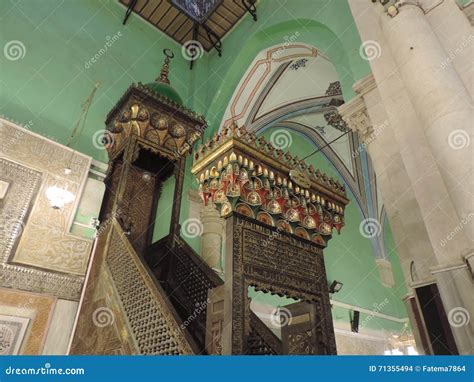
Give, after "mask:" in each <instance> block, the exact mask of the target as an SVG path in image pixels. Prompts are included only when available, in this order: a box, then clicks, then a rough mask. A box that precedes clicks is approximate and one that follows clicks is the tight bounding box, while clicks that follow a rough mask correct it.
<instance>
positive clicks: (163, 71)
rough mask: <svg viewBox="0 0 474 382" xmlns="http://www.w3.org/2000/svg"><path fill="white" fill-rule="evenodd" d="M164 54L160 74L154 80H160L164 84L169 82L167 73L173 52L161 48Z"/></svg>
mask: <svg viewBox="0 0 474 382" xmlns="http://www.w3.org/2000/svg"><path fill="white" fill-rule="evenodd" d="M163 53H164V55H165V56H166V58H165V61H164V63H163V66H162V67H161V72H160V76H159V77H158V78H157V79H156V80H155V81H157V82H162V83H164V84H168V85H169V84H170V80H169V79H168V73H169V71H170V65H169V64H170V59H172V58H173V57H174V53H173V52H172V51H171V50H169V49H164V50H163Z"/></svg>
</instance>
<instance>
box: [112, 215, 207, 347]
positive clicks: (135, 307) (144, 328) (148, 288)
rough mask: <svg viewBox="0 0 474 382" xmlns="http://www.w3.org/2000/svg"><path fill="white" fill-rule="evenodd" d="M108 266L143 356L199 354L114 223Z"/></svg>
mask: <svg viewBox="0 0 474 382" xmlns="http://www.w3.org/2000/svg"><path fill="white" fill-rule="evenodd" d="M109 234H110V241H109V243H110V244H109V246H108V248H107V252H106V255H105V264H106V265H107V268H108V270H109V272H110V275H111V277H112V280H113V284H114V287H115V290H116V291H117V294H118V298H119V300H120V303H121V307H122V313H123V314H124V316H125V317H126V319H127V320H126V321H127V323H128V325H127V327H128V329H129V331H130V335H131V336H132V338H133V339H134V342H135V344H136V347H137V348H138V351H139V353H140V354H147V355H166V354H173V355H177V354H196V353H198V348H197V347H196V345H195V344H194V341H193V339H192V338H191V337H190V336H189V335H188V334H187V333H186V331H185V330H184V329H183V327H182V321H181V320H180V317H179V315H178V314H177V312H176V310H175V309H174V307H173V305H172V304H171V303H170V301H169V299H168V298H167V296H166V293H165V291H164V290H163V288H162V287H161V285H160V284H159V283H158V282H157V281H156V279H155V277H154V276H153V274H152V273H151V272H150V269H149V267H148V266H147V264H146V263H145V261H144V260H143V258H142V257H141V256H140V255H139V254H137V253H136V252H135V250H134V248H133V247H132V245H131V243H130V241H129V240H128V238H127V236H126V235H125V233H124V231H123V229H122V227H121V226H120V223H119V222H117V221H116V220H114V221H113V222H112V228H111V230H110V233H109Z"/></svg>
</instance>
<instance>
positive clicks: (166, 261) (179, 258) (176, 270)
mask: <svg viewBox="0 0 474 382" xmlns="http://www.w3.org/2000/svg"><path fill="white" fill-rule="evenodd" d="M169 239H170V238H169V237H167V238H164V239H162V240H160V241H159V242H157V243H155V244H153V245H152V246H151V247H150V249H149V251H148V253H147V256H146V259H147V262H148V264H149V265H150V267H151V268H152V269H153V273H154V274H155V276H156V278H157V279H158V280H160V281H161V282H162V286H163V288H164V289H165V291H166V292H167V295H168V298H169V299H170V301H172V302H173V304H174V306H175V308H176V311H177V312H178V313H179V314H180V317H181V320H183V322H184V324H185V327H186V329H187V331H188V332H189V333H192V334H193V336H194V339H195V340H196V343H197V344H198V346H199V348H200V351H201V352H202V353H203V354H205V353H206V350H205V339H206V306H207V304H208V300H207V299H208V291H209V289H213V288H215V287H218V286H220V285H223V284H224V282H223V280H222V279H221V278H220V277H219V276H218V275H217V274H216V273H215V272H214V271H213V270H212V269H211V268H210V267H209V266H208V265H207V264H206V263H205V262H204V261H203V260H202V259H201V257H200V256H199V255H198V254H197V253H196V252H195V251H194V250H193V249H192V248H191V247H190V246H189V245H188V244H187V243H186V242H185V241H184V240H183V238H181V237H176V238H175V246H174V248H171V247H170V244H169V243H170V242H171V240H169ZM248 352H249V354H282V346H281V341H280V340H279V338H278V337H277V336H275V334H274V333H273V332H272V331H271V330H270V329H269V328H268V327H267V326H266V325H265V324H264V323H263V322H262V321H261V320H260V319H259V318H258V316H256V315H255V314H254V313H253V312H251V313H250V335H249V339H248Z"/></svg>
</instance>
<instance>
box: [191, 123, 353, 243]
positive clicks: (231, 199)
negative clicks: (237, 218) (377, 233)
mask: <svg viewBox="0 0 474 382" xmlns="http://www.w3.org/2000/svg"><path fill="white" fill-rule="evenodd" d="M192 173H193V174H194V175H195V176H196V177H197V179H198V181H199V192H200V195H201V197H202V199H203V201H204V203H205V204H206V205H207V204H208V203H209V202H212V203H214V204H215V206H216V207H217V209H218V210H219V211H220V215H221V216H222V217H227V216H229V215H230V214H231V213H232V212H234V211H235V212H237V213H239V214H242V215H245V216H248V217H250V218H253V219H256V220H258V221H260V222H263V223H265V224H268V225H270V226H273V227H277V228H278V230H279V231H284V232H288V233H292V234H295V235H297V236H299V237H302V238H304V239H307V240H311V241H314V242H316V243H318V244H320V245H322V246H326V245H327V241H328V240H329V239H330V237H331V235H332V232H333V229H334V228H335V229H336V231H337V232H338V233H340V230H341V228H342V227H343V226H344V208H345V206H346V205H347V204H348V202H349V200H348V199H347V197H346V191H345V187H344V185H342V184H341V183H340V182H338V181H337V180H334V179H332V178H330V177H328V176H327V175H326V174H323V173H321V172H320V171H319V170H315V169H314V167H313V166H308V165H307V164H306V163H305V162H304V161H302V160H299V159H298V158H297V157H293V156H292V155H291V154H290V153H288V152H287V153H284V152H283V151H282V150H279V149H276V148H275V147H273V145H272V144H271V143H269V142H267V141H266V140H265V139H264V138H263V137H259V138H257V137H256V135H255V134H254V133H250V132H248V131H246V129H245V127H240V128H239V127H237V126H236V125H235V124H234V125H232V126H230V127H227V128H225V129H224V130H223V131H222V133H220V134H216V135H214V137H213V138H212V139H211V140H209V141H208V142H207V143H206V144H205V145H201V146H200V147H199V148H198V149H197V150H196V152H195V155H194V165H193V168H192Z"/></svg>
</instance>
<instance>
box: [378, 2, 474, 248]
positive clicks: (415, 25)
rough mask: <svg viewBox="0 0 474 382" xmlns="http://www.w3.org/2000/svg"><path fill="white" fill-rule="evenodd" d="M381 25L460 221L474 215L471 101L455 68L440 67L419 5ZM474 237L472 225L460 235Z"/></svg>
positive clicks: (439, 50) (439, 52)
mask: <svg viewBox="0 0 474 382" xmlns="http://www.w3.org/2000/svg"><path fill="white" fill-rule="evenodd" d="M380 22H381V26H382V31H383V33H384V36H385V38H386V42H387V45H388V47H389V49H390V51H391V52H392V57H393V59H394V60H395V63H396V66H397V70H398V72H399V73H400V76H401V78H402V80H403V84H404V86H405V88H406V89H407V91H408V94H409V97H410V100H411V102H412V104H413V106H414V109H415V112H416V115H417V116H418V117H419V119H420V121H421V123H422V125H423V132H424V136H425V137H426V139H427V142H428V144H429V148H430V149H431V153H432V155H433V156H434V159H435V161H436V165H437V167H438V169H439V171H440V173H441V175H442V178H443V181H444V183H445V184H446V188H447V190H448V192H449V196H450V199H451V200H452V203H453V205H454V207H455V209H456V212H457V215H458V219H457V220H458V221H460V220H461V219H462V218H463V216H465V215H467V214H469V213H470V212H473V211H474V209H473V197H472V190H473V189H474V182H473V178H474V171H473V164H474V161H473V150H472V149H473V147H474V142H470V141H471V140H472V139H473V133H474V126H473V120H474V113H473V111H474V109H473V107H472V100H471V96H470V94H469V93H468V92H467V90H466V87H465V86H464V84H463V82H462V81H461V79H460V77H459V75H458V74H457V72H456V70H455V69H454V67H453V66H452V65H446V66H443V65H442V64H443V62H445V60H446V58H447V54H446V52H445V51H444V49H443V47H442V46H441V44H440V41H439V39H438V38H437V36H436V34H435V33H434V32H433V29H432V28H431V25H430V24H429V22H428V20H427V18H426V16H425V15H424V12H423V10H422V9H421V8H420V7H419V6H417V5H413V4H410V3H405V4H404V5H403V6H401V7H400V8H399V13H398V14H397V15H396V16H394V17H389V16H387V15H381V17H380ZM382 54H383V52H382ZM437 202H438V203H439V202H441V200H438V201H437ZM473 233H474V221H471V222H469V223H468V225H467V226H466V228H465V229H464V230H463V232H462V233H460V235H465V236H466V237H467V238H468V239H469V240H470V241H471V243H470V246H472V239H473V237H472V235H473ZM465 249H468V248H465ZM458 255H460V253H458Z"/></svg>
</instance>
